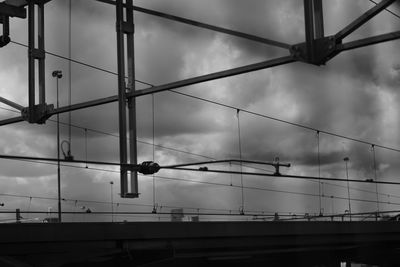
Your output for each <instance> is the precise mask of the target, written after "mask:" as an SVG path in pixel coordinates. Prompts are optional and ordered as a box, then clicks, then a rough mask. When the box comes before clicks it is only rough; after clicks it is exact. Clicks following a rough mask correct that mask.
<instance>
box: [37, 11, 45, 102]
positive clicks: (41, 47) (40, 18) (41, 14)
mask: <svg viewBox="0 0 400 267" xmlns="http://www.w3.org/2000/svg"><path fill="white" fill-rule="evenodd" d="M37 6H38V49H39V51H40V52H42V53H43V57H40V58H38V60H39V103H40V104H45V103H46V90H45V80H46V79H45V58H44V55H45V54H44V43H45V41H44V4H43V3H40V4H38V5H37Z"/></svg>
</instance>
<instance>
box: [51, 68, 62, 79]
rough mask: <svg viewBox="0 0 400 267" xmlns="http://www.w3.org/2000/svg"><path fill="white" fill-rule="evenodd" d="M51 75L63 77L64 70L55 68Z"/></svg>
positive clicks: (58, 77)
mask: <svg viewBox="0 0 400 267" xmlns="http://www.w3.org/2000/svg"><path fill="white" fill-rule="evenodd" d="M51 75H52V76H53V77H57V79H61V78H62V71H61V70H55V71H53V73H52V74H51Z"/></svg>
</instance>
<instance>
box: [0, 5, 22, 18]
mask: <svg viewBox="0 0 400 267" xmlns="http://www.w3.org/2000/svg"><path fill="white" fill-rule="evenodd" d="M0 15H5V16H10V17H18V18H21V19H26V9H25V8H24V7H17V6H13V5H9V4H7V3H4V2H2V3H0Z"/></svg>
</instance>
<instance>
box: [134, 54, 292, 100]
mask: <svg viewBox="0 0 400 267" xmlns="http://www.w3.org/2000/svg"><path fill="white" fill-rule="evenodd" d="M295 61H297V60H296V59H295V58H294V57H293V56H285V57H280V58H275V59H271V60H267V61H263V62H260V63H255V64H250V65H246V66H242V67H238V68H234V69H229V70H224V71H219V72H214V73H211V74H206V75H202V76H198V77H194V78H189V79H185V80H181V81H177V82H172V83H168V84H164V85H159V86H154V87H150V88H146V89H142V90H137V91H136V92H135V93H129V94H128V97H139V96H144V95H149V94H154V93H159V92H163V91H167V90H171V89H176V88H180V87H185V86H189V85H193V84H197V83H203V82H208V81H212V80H216V79H221V78H227V77H231V76H235V75H239V74H244V73H248V72H252V71H257V70H262V69H267V68H272V67H276V66H279V65H284V64H288V63H292V62H295Z"/></svg>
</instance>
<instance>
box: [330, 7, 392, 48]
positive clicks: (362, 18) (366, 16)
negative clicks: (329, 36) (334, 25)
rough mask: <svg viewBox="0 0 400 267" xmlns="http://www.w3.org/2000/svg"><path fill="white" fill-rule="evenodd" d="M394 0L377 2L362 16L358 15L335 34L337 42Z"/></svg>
mask: <svg viewBox="0 0 400 267" xmlns="http://www.w3.org/2000/svg"><path fill="white" fill-rule="evenodd" d="M395 1H396V0H382V1H381V2H380V3H379V4H377V5H376V6H374V7H373V8H371V9H370V10H368V11H367V12H365V13H364V14H363V15H362V16H360V17H358V18H357V19H356V20H354V21H353V22H352V23H350V24H349V25H347V26H346V27H345V28H344V29H343V30H341V31H339V32H338V33H336V34H335V38H336V41H337V42H338V43H339V42H340V41H342V40H343V39H344V38H346V36H348V35H349V34H351V33H352V32H354V31H355V30H357V29H358V28H359V27H361V26H362V25H363V24H364V23H366V22H367V21H369V20H370V19H371V18H373V17H374V16H376V15H377V14H379V13H380V12H381V11H382V10H384V9H385V8H387V7H388V6H390V5H391V4H393V3H394V2H395Z"/></svg>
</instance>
